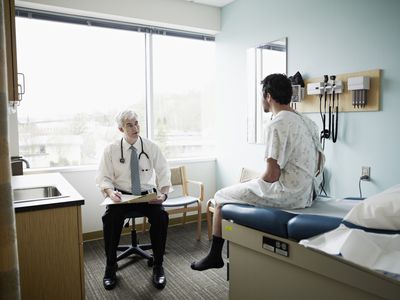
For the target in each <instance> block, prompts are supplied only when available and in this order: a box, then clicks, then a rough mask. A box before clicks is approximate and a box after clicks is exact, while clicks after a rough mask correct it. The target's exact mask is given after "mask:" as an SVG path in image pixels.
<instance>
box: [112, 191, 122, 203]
mask: <svg viewBox="0 0 400 300" xmlns="http://www.w3.org/2000/svg"><path fill="white" fill-rule="evenodd" d="M109 197H110V199H111V200H112V201H114V202H121V197H122V193H121V192H118V191H114V192H113V193H112V194H111V195H110V196H109Z"/></svg>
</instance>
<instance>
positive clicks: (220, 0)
mask: <svg viewBox="0 0 400 300" xmlns="http://www.w3.org/2000/svg"><path fill="white" fill-rule="evenodd" d="M186 1H188V2H195V3H199V4H205V5H210V6H216V7H223V6H225V5H227V4H229V3H231V2H233V1H235V0H186Z"/></svg>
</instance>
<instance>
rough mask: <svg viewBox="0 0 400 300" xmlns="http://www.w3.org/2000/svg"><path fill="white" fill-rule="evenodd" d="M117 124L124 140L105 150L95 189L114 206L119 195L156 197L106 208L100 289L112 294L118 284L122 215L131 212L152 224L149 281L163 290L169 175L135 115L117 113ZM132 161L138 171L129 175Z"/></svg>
mask: <svg viewBox="0 0 400 300" xmlns="http://www.w3.org/2000/svg"><path fill="white" fill-rule="evenodd" d="M116 121H117V124H118V129H119V131H120V132H122V134H123V137H122V138H121V139H119V140H117V141H115V142H114V143H112V144H110V145H108V146H106V148H105V149H104V153H103V156H102V158H101V162H100V165H99V170H98V175H97V178H96V183H97V186H98V187H99V188H100V190H101V192H102V194H103V195H104V197H110V199H111V200H112V201H114V202H120V201H121V198H120V197H121V195H122V194H134V195H140V194H141V195H146V194H148V193H152V192H153V191H157V197H156V198H154V199H153V200H151V201H149V203H137V204H123V205H108V206H107V208H106V211H105V213H104V215H103V217H102V220H103V234H104V247H105V252H106V258H107V261H106V269H105V274H104V278H103V285H104V288H105V289H107V290H111V289H113V288H114V287H115V285H116V283H117V277H116V271H117V269H118V265H117V253H116V252H117V246H118V243H119V240H120V236H121V230H122V227H123V223H124V215H125V213H126V212H128V211H130V210H136V211H140V212H141V213H143V215H144V216H146V217H147V218H148V220H149V223H150V224H151V227H150V239H151V244H152V249H153V256H154V267H153V277H152V280H153V284H154V286H155V287H156V288H158V289H163V288H164V287H165V285H166V282H167V280H166V277H165V274H164V269H163V257H164V252H165V243H166V239H167V228H168V221H169V218H168V214H167V212H166V211H165V210H164V208H163V206H162V203H163V202H164V201H165V200H166V199H167V198H168V195H167V193H168V191H169V187H170V186H171V173H170V170H169V167H168V164H167V160H166V159H165V157H164V155H163V154H162V153H161V150H160V148H159V147H158V146H157V145H156V144H155V143H153V142H152V141H150V140H148V139H146V138H143V137H141V136H140V135H139V133H140V126H139V122H138V116H137V114H136V113H135V112H134V111H132V110H125V111H122V112H120V113H119V114H118V115H117V117H116ZM131 146H133V148H132V147H131ZM133 151H134V152H133ZM131 154H132V159H131ZM136 157H137V160H136ZM135 160H136V162H138V164H136V165H138V167H136V168H134V169H135V170H136V172H134V171H131V161H132V163H134V161H135Z"/></svg>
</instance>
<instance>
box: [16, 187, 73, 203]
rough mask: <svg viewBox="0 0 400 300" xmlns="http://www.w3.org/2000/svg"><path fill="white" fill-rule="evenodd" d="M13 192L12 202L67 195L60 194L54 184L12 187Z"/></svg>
mask: <svg viewBox="0 0 400 300" xmlns="http://www.w3.org/2000/svg"><path fill="white" fill-rule="evenodd" d="M13 194H14V202H28V201H38V200H47V199H54V198H64V197H68V196H66V195H62V194H61V192H60V191H59V190H58V189H57V187H55V186H41V187H31V188H21V189H14V190H13Z"/></svg>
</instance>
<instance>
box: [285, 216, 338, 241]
mask: <svg viewBox="0 0 400 300" xmlns="http://www.w3.org/2000/svg"><path fill="white" fill-rule="evenodd" d="M341 222H342V219H341V218H337V217H330V216H320V215H306V214H304V215H297V216H295V217H294V218H292V219H290V220H289V222H288V237H289V238H290V239H292V240H295V241H300V240H302V239H307V238H310V237H312V236H316V235H318V234H322V233H325V232H327V231H331V230H333V229H335V228H337V227H339V225H340V223H341Z"/></svg>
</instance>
